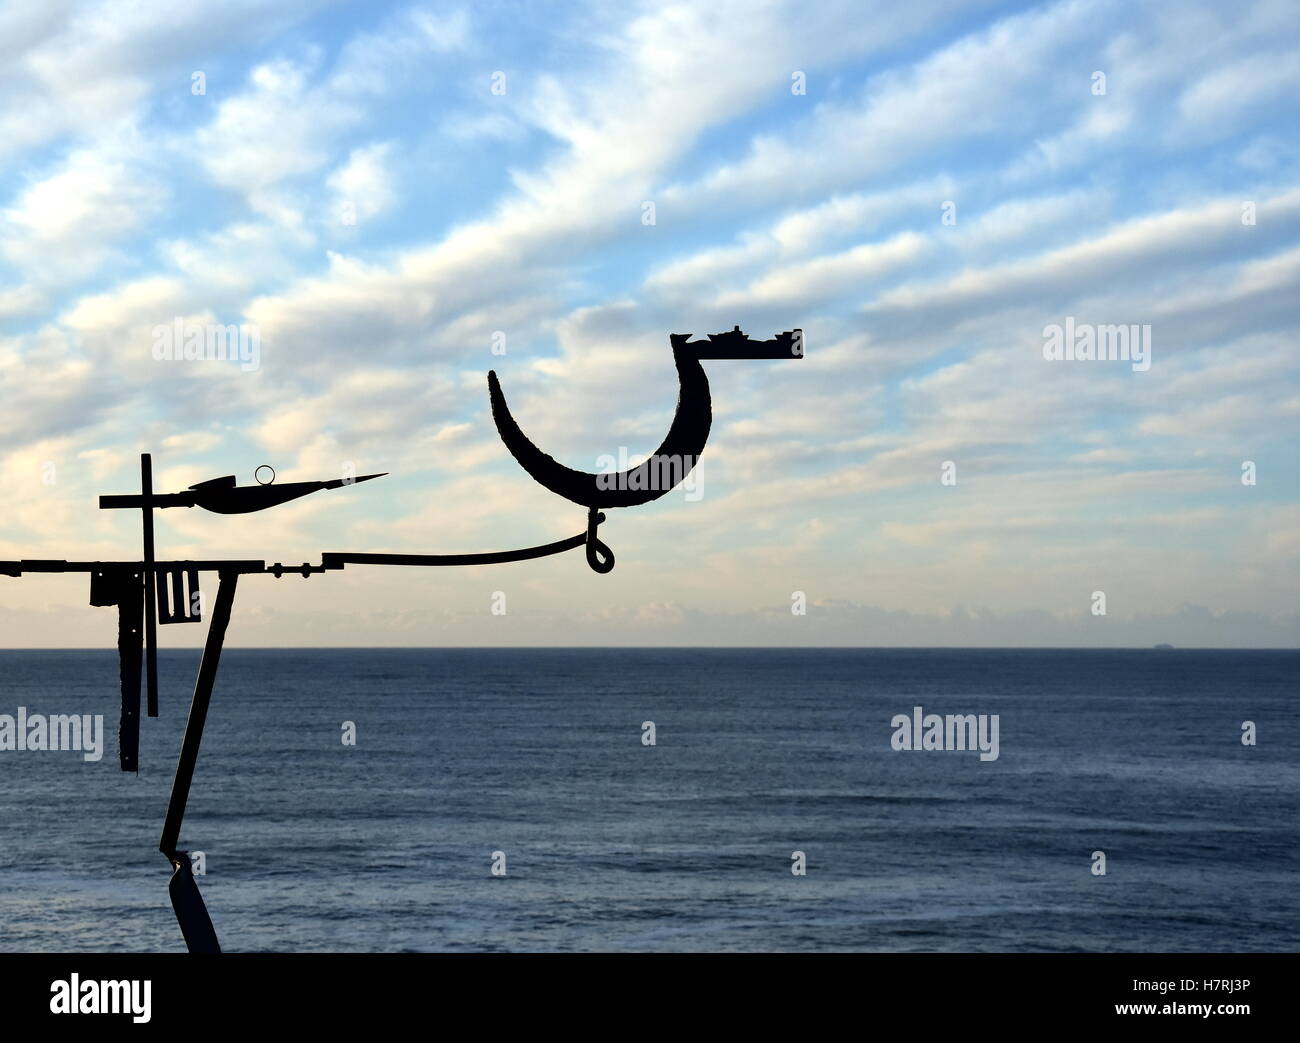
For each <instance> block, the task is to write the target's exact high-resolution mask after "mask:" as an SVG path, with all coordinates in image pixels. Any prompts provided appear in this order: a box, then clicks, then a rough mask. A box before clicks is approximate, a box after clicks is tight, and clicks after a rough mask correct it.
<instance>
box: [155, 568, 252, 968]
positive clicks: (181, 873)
mask: <svg viewBox="0 0 1300 1043" xmlns="http://www.w3.org/2000/svg"><path fill="white" fill-rule="evenodd" d="M218 575H219V576H220V583H219V584H218V586H217V602H216V605H215V606H214V607H213V609H212V621H211V622H210V623H209V624H208V639H207V643H206V644H205V645H204V646H203V659H202V661H201V662H200V663H199V674H198V678H197V679H196V680H195V682H194V698H193V700H192V701H191V702H190V716H189V719H188V720H187V721H186V722H185V738H184V739H183V740H182V742H181V755H180V758H179V760H177V762H176V777H175V779H173V781H172V795H171V799H170V800H169V801H168V802H167V818H166V820H165V821H164V822H163V831H162V839H161V840H160V842H159V844H158V849H159V850H160V851H161V852H162V853H163V854H164V855H166V856H167V858H168V859H169V860H170V861H171V864H172V868H173V870H174V871H173V873H172V878H171V882H170V883H169V885H168V890H169V891H170V892H171V899H172V908H173V909H174V910H175V911H176V921H177V923H179V924H180V927H181V933H182V934H183V935H184V936H185V944H186V946H187V947H188V948H189V950H190V952H220V951H221V947H220V945H219V944H218V942H217V932H216V930H215V929H214V928H213V926H212V919H211V918H210V917H209V916H208V910H207V907H206V906H205V905H204V904H203V897H202V895H200V894H199V889H198V885H197V884H195V882H194V876H193V874H192V873H191V870H190V859H189V852H187V851H178V850H177V849H176V845H177V843H179V841H180V835H181V821H182V820H183V819H184V818H185V805H186V802H187V801H188V800H189V795H190V783H191V782H193V781H194V766H195V764H196V763H197V762H198V759H199V744H200V743H202V741H203V726H204V724H205V723H206V722H207V718H208V703H209V702H210V701H211V699H212V688H213V685H214V684H215V682H216V679H217V666H218V665H219V664H220V662H221V648H222V645H223V644H224V642H225V639H226V627H227V625H228V624H229V623H230V609H231V606H232V605H233V604H234V600H235V584H236V582H237V581H238V579H239V573H238V572H235V571H225V570H223V571H220V572H219V573H218Z"/></svg>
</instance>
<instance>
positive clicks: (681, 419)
mask: <svg viewBox="0 0 1300 1043" xmlns="http://www.w3.org/2000/svg"><path fill="white" fill-rule="evenodd" d="M679 336H681V335H676V334H675V335H673V338H672V341H673V359H674V361H675V362H676V363H677V380H678V383H679V391H678V395H677V411H676V412H675V413H674V414H673V422H672V425H671V426H670V427H669V428H668V434H667V435H665V436H664V440H663V444H662V445H660V446H659V448H658V449H656V450H655V451H654V454H653V455H652V456H651V457H650V458H649V459H648V460H646V461H645V462H644V463H642V464H640V465H638V466H636V467H633V468H631V469H629V470H627V471H618V472H614V473H610V474H589V473H587V472H586V471H575V470H574V469H573V468H571V467H565V466H564V464H562V463H560V462H559V461H558V460H556V459H555V458H554V457H551V456H547V455H546V454H545V453H544V452H542V451H541V450H540V449H538V448H537V446H535V445H534V444H533V443H532V442H531V441H530V440H529V438H528V436H527V435H525V434H524V433H523V431H521V430H520V429H519V425H518V424H517V423H515V418H514V417H513V416H511V415H510V408H509V407H508V406H507V405H506V397H505V395H503V394H502V393H501V385H500V383H499V382H498V381H497V375H496V373H495V372H489V373H488V394H489V396H490V397H491V399H492V419H493V420H495V421H496V425H497V432H498V433H499V434H500V435H501V441H503V442H505V444H506V448H507V449H509V450H510V453H511V455H512V456H514V458H515V459H516V460H518V461H519V465H520V466H521V467H522V468H523V469H524V470H525V471H527V472H528V473H529V474H530V475H532V476H533V479H534V480H535V481H537V482H538V483H540V484H541V485H544V486H546V488H548V489H550V490H551V492H553V493H556V494H558V495H560V496H563V497H564V498H565V499H566V500H572V501H573V502H574V503H576V504H580V505H581V506H583V507H586V508H588V509H596V508H601V507H635V506H637V505H638V504H642V503H649V502H650V501H651V500H657V499H658V498H659V497H660V496H663V495H664V493H666V492H668V491H669V490H671V489H672V488H674V487H675V486H676V485H678V484H679V483H680V482H681V481H682V479H684V478H685V477H686V476H687V475H688V474H690V472H691V470H692V468H694V467H695V463H696V461H697V460H698V459H699V457H700V453H701V452H703V451H704V443H705V442H707V441H708V439H709V427H710V425H711V424H712V422H713V403H712V400H711V399H710V397H709V378H708V377H707V376H706V375H705V373H704V367H703V366H701V365H700V360H699V358H698V356H697V354H696V352H695V351H693V350H692V349H691V348H690V347H689V346H687V344H686V343H685V341H686V339H687V338H688V337H689V336H690V334H686V335H684V336H681V339H680V340H679V339H678V337H679Z"/></svg>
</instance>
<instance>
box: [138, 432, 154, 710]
mask: <svg viewBox="0 0 1300 1043" xmlns="http://www.w3.org/2000/svg"><path fill="white" fill-rule="evenodd" d="M140 494H141V498H142V499H143V500H144V503H143V505H142V506H141V511H142V513H143V514H144V668H145V687H146V690H147V691H148V693H149V716H150V717H157V716H158V609H157V601H156V599H155V594H154V589H153V585H154V563H153V560H154V547H153V457H152V456H150V455H149V454H148V453H141V454H140Z"/></svg>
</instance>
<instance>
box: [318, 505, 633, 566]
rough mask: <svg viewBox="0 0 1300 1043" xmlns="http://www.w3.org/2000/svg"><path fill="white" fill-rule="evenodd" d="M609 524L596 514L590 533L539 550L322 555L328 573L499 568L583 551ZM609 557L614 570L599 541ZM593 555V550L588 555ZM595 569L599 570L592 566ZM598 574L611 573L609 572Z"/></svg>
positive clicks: (590, 523)
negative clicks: (360, 568)
mask: <svg viewBox="0 0 1300 1043" xmlns="http://www.w3.org/2000/svg"><path fill="white" fill-rule="evenodd" d="M604 520H605V516H604V515H603V514H600V513H596V514H595V516H594V518H590V519H589V524H588V528H587V531H586V532H583V533H579V534H578V535H577V536H570V537H569V538H568V539H564V540H557V541H556V542H555V543H544V544H542V545H541V546H538V547H522V548H520V549H519V550H498V551H487V552H484V553H481V554H348V553H325V554H322V555H321V565H322V566H324V567H325V568H327V569H341V568H342V567H343V566H344V565H499V564H501V563H502V562H507V561H527V560H528V559H529V558H544V557H546V556H547V555H549V554H561V553H563V552H564V551H566V550H573V549H574V548H575V547H581V546H582V545H583V544H585V543H587V542H588V540H595V537H596V526H597V525H599V524H600V523H601V522H603V521H604ZM596 543H598V544H599V545H600V546H601V547H604V549H605V553H606V554H607V555H609V560H610V562H611V565H610V568H613V564H612V562H613V560H614V556H613V554H611V553H610V551H609V548H608V547H605V545H604V544H603V543H600V541H599V540H596ZM588 554H589V555H590V550H589V551H588ZM592 567H593V568H595V566H594V565H593V566H592ZM596 571H598V572H600V571H604V572H608V571H609V569H597V570H596Z"/></svg>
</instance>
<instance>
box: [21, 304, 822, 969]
mask: <svg viewBox="0 0 1300 1043" xmlns="http://www.w3.org/2000/svg"><path fill="white" fill-rule="evenodd" d="M690 338H691V334H689V333H684V334H676V333H675V334H671V335H670V341H671V343H672V349H673V358H674V361H675V362H676V365H677V374H678V379H679V381H680V384H681V388H680V394H679V397H678V400H677V409H676V412H675V413H674V415H673V420H672V424H671V425H670V427H669V429H668V434H667V435H666V436H665V437H664V440H663V443H662V444H661V445H660V446H659V448H658V449H657V450H655V452H654V454H653V455H652V456H651V457H650V458H649V459H648V460H646V461H645V462H644V463H642V464H640V465H638V467H636V468H632V469H631V470H629V471H624V472H620V473H617V474H613V475H609V474H590V473H587V472H584V471H575V470H573V469H571V468H568V467H565V466H564V465H563V464H561V463H559V462H557V461H556V460H555V459H553V458H552V457H550V456H548V455H546V454H545V453H543V452H542V451H541V450H540V449H538V448H537V446H536V445H534V444H533V443H532V442H531V441H530V440H529V439H528V437H527V436H526V435H525V434H524V433H523V431H522V430H520V428H519V425H518V424H517V423H516V422H515V419H514V417H513V416H512V415H511V413H510V410H509V408H508V407H507V406H506V400H505V395H504V394H503V393H502V391H501V386H500V384H499V383H498V381H497V376H496V373H495V372H490V373H488V393H489V396H490V399H491V403H492V416H493V419H494V420H495V422H496V426H497V431H498V432H499V434H500V435H501V439H502V441H503V442H504V443H505V444H506V447H507V448H508V449H509V450H510V452H511V454H512V455H513V456H514V458H515V459H516V460H517V461H518V462H519V464H520V465H521V466H522V467H523V468H524V470H525V471H527V472H528V473H529V474H530V475H531V476H532V477H533V478H534V479H535V480H536V481H537V482H539V483H540V484H541V485H543V486H545V487H546V488H547V489H550V490H551V491H552V492H554V493H556V494H558V495H560V496H562V497H564V498H565V499H568V500H571V501H573V502H574V503H576V504H578V505H580V506H582V507H586V508H587V528H586V531H585V532H583V533H579V534H578V535H576V536H571V537H569V538H568V539H564V540H558V541H556V542H554V543H547V544H542V545H540V546H535V547H524V548H520V549H518V550H507V551H490V552H486V553H478V554H369V553H324V554H322V555H321V563H320V564H319V565H312V564H310V563H308V562H304V563H303V564H301V565H282V564H281V563H279V562H276V563H275V564H273V565H268V564H267V563H266V562H265V561H254V560H237V559H223V560H214V561H158V560H157V559H156V557H155V548H154V531H153V512H154V510H155V509H156V508H168V507H201V508H203V509H204V510H207V511H212V512H214V513H217V514H248V513H251V512H254V511H261V510H266V509H267V508H269V507H274V506H276V505H278V504H281V503H286V502H288V501H290V500H295V499H298V498H299V497H302V496H307V495H309V494H311V493H314V492H318V491H321V490H324V489H339V488H343V487H346V486H350V485H355V484H358V483H360V482H367V481H370V480H371V479H373V478H382V477H383V475H382V474H368V475H362V476H360V477H356V478H336V479H333V480H330V481H321V482H293V483H286V484H281V485H275V484H274V479H275V474H274V471H272V472H271V477H270V479H269V480H268V481H266V482H260V481H259V484H257V485H251V486H240V485H236V484H235V477H234V476H233V475H227V476H225V477H222V478H214V479H212V480H210V481H206V482H199V483H198V484H197V485H192V486H190V487H189V488H188V489H187V490H186V491H184V492H179V493H155V492H154V491H153V464H152V458H151V457H150V455H149V454H148V453H144V454H142V455H141V457H140V493H139V495H135V494H129V495H114V496H101V497H100V498H99V506H100V508H101V509H102V510H113V509H123V508H129V509H136V508H138V509H139V510H140V511H141V514H142V519H143V522H142V524H143V555H142V558H141V560H139V561H53V560H48V561H47V560H34V559H22V560H20V561H0V575H7V576H22V575H24V574H26V573H49V572H86V573H89V574H90V603H91V604H92V605H99V606H107V607H115V608H117V610H118V633H117V648H118V669H119V681H120V688H121V711H120V718H119V723H118V760H119V764H120V766H121V769H122V770H123V771H138V770H139V749H140V688H141V681H142V679H143V682H144V687H145V692H146V698H147V702H146V709H147V713H148V716H150V717H157V716H158V648H157V627H158V626H159V625H167V624H179V623H197V622H200V621H201V619H202V597H201V594H200V588H199V573H201V572H215V573H216V574H217V581H218V582H217V597H216V601H215V603H214V605H213V607H212V613H211V619H210V620H209V622H208V634H207V639H206V641H205V643H204V647H203V657H202V659H201V660H200V662H199V671H198V676H197V678H196V680H195V684H194V695H193V698H192V699H191V701H190V713H189V719H188V720H187V721H186V724H185V735H184V738H183V739H182V741H181V751H180V757H179V759H178V760H177V764H176V775H175V777H174V779H173V781H172V791H171V797H170V799H169V801H168V803H167V812H166V816H165V818H164V822H163V830H162V837H161V840H160V842H159V845H158V847H159V850H160V851H161V852H162V853H163V854H164V855H165V856H166V857H167V859H168V860H169V861H170V862H171V865H172V875H171V879H170V881H169V883H168V891H169V893H170V896H171V902H172V908H173V909H174V911H175V913H176V920H177V923H178V924H179V925H180V928H181V933H182V935H183V936H184V939H185V944H186V946H187V948H188V949H189V951H190V952H208V953H216V952H220V951H221V946H220V943H219V942H218V940H217V934H216V930H215V929H214V928H213V926H212V919H211V917H210V916H209V915H208V911H207V907H206V906H205V905H204V902H203V896H202V895H201V894H200V893H199V889H198V885H197V884H196V883H195V881H194V876H193V873H192V871H191V867H190V859H189V852H187V851H182V850H180V849H179V848H178V847H177V845H178V844H179V843H180V831H181V822H182V820H183V819H184V816H185V806H186V803H187V801H188V799H189V792H190V785H191V783H192V782H193V778H194V767H195V764H196V763H197V762H198V755H199V746H200V744H201V742H202V739H203V727H204V724H205V723H206V721H207V714H208V705H209V703H210V702H211V698H212V690H213V687H214V685H215V683H216V676H217V667H218V665H219V663H220V660H221V650H222V647H223V645H224V643H225V636H226V628H227V626H228V625H229V623H230V612H231V608H232V607H233V605H234V600H235V586H236V584H237V583H238V580H239V577H240V576H243V575H252V574H258V573H260V574H266V575H271V576H275V577H276V578H277V579H278V578H280V577H281V576H283V575H285V574H286V573H297V574H299V575H301V576H303V577H308V576H311V575H312V574H313V573H319V572H328V571H332V570H338V569H342V568H344V567H345V566H347V565H405V566H458V565H494V564H500V563H503V562H509V561H524V560H527V559H530V558H541V557H546V556H548V555H551V554H560V553H563V552H564V551H568V550H573V549H575V548H577V547H585V548H586V556H587V563H588V565H589V566H590V567H591V568H592V569H593V570H594V571H596V572H600V573H607V572H609V571H610V570H611V569H613V567H614V554H613V552H612V551H611V550H610V549H609V547H608V546H606V545H605V544H604V543H603V542H601V540H600V539H599V538H598V536H597V529H598V527H599V526H600V525H601V524H602V523H603V522H604V521H605V514H604V513H603V509H610V508H616V507H633V506H636V505H638V504H642V503H647V502H649V501H651V500H655V499H658V498H659V497H660V496H663V495H664V494H665V493H667V492H669V491H670V490H671V489H673V488H674V487H676V485H677V484H679V483H680V482H681V481H682V480H683V479H684V478H685V477H686V475H687V474H688V473H689V472H690V471H691V470H692V469H693V468H694V467H695V464H696V462H697V461H698V459H699V456H700V454H701V453H702V452H703V450H704V446H705V443H706V442H707V441H708V437H709V428H710V425H711V424H712V403H711V399H710V396H709V380H708V377H707V375H706V374H705V372H704V368H703V367H702V366H701V365H700V361H701V360H705V359H782V358H785V359H788V358H801V357H802V356H803V333H802V331H801V330H798V329H796V330H793V331H790V332H787V333H782V334H779V335H777V337H775V338H774V339H772V340H767V341H752V340H750V339H749V338H748V337H746V336H745V334H744V333H742V332H741V330H740V327H739V326H737V327H736V328H735V329H733V330H731V331H729V332H727V333H719V334H712V335H710V336H709V339H708V340H706V341H696V342H692V341H691V339H690ZM264 466H265V465H264ZM267 469H268V470H270V468H267ZM260 472H261V468H259V469H258V473H259V474H260ZM665 475H667V476H669V479H668V480H664V476H665Z"/></svg>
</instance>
